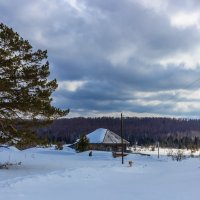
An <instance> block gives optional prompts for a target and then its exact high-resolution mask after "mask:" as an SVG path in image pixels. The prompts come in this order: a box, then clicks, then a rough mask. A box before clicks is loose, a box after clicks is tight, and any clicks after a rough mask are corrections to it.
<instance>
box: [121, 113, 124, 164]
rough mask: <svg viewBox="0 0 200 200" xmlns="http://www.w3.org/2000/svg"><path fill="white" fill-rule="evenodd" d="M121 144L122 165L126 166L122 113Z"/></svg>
mask: <svg viewBox="0 0 200 200" xmlns="http://www.w3.org/2000/svg"><path fill="white" fill-rule="evenodd" d="M121 144H122V165H123V164H124V145H123V116H122V113H121Z"/></svg>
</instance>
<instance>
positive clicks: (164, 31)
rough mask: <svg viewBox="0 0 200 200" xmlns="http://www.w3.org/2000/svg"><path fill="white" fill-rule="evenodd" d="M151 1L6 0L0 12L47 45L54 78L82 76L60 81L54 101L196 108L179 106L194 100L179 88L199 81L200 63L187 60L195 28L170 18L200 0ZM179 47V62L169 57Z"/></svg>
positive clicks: (86, 106)
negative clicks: (176, 23) (68, 83)
mask: <svg viewBox="0 0 200 200" xmlns="http://www.w3.org/2000/svg"><path fill="white" fill-rule="evenodd" d="M155 2H156V1H152V4H148V3H147V1H145V0H144V1H139V0H138V1H136V0H126V1H121V0H110V1H104V0H94V1H89V0H81V1H73V0H71V1H69V0H68V1H67V0H57V1H47V0H40V1H39V0H36V1H29V2H28V1H25V0H17V1H11V0H7V1H1V2H0V17H1V19H2V21H3V22H4V23H6V24H7V25H9V26H11V27H13V28H14V29H15V30H16V31H17V32H19V33H20V35H22V36H23V37H24V38H26V39H28V40H29V41H30V42H31V44H32V45H33V46H34V47H35V48H42V49H48V55H49V60H50V64H51V78H54V77H56V78H57V80H58V82H59V83H60V84H61V85H62V83H63V82H65V81H71V82H72V84H73V82H74V81H84V84H83V85H81V86H80V87H77V88H75V89H74V90H73V91H70V90H69V89H67V88H65V87H61V88H59V90H57V91H56V92H55V93H54V99H55V102H54V103H55V105H56V106H58V107H61V108H68V107H69V108H71V109H72V110H80V109H82V110H84V111H85V112H87V113H88V112H90V111H94V110H95V111H97V112H99V113H101V112H115V111H116V112H119V111H131V112H138V113H140V112H145V113H150V114H151V113H158V114H164V115H177V116H181V115H183V116H187V115H188V116H196V110H197V109H196V107H195V109H194V108H191V109H189V110H188V109H187V108H185V111H183V110H181V109H180V110H179V109H178V108H179V107H178V106H179V105H178V102H180V101H181V102H182V101H183V100H184V101H185V102H186V104H187V102H188V101H189V102H190V103H192V102H193V101H194V100H193V99H192V98H191V100H188V98H186V97H181V95H180V94H181V91H178V90H180V89H187V91H190V90H191V89H198V87H199V85H198V84H193V85H191V83H192V82H194V81H195V80H197V79H198V78H199V77H200V76H199V74H200V67H199V66H198V63H195V65H196V66H194V63H193V64H191V66H193V67H191V66H187V64H188V63H185V59H186V60H188V54H189V56H192V55H193V53H192V52H196V51H198V48H199V49H200V34H199V30H198V27H195V26H189V27H186V28H179V27H176V26H173V25H172V24H171V21H170V20H171V17H173V15H175V14H176V13H178V12H179V11H181V12H184V11H185V12H193V11H195V12H196V11H198V10H200V5H199V1H191V0H190V1H187V0H185V1H176V2H174V1H166V2H167V6H166V7H165V6H163V7H162V6H161V7H159V8H157V7H156V6H157V4H156V3H155ZM153 4H155V5H153ZM154 6H155V8H156V9H154ZM159 9H160V10H159ZM196 54H197V53H196ZM177 55H178V57H177V59H179V60H180V62H173V61H170V62H168V59H169V58H172V57H173V58H174V56H175V60H176V56H177ZM180 55H181V56H182V57H183V58H182V57H181V56H180ZM185 55H186V56H185ZM180 57H181V58H180ZM181 59H182V60H181ZM166 60H167V61H166ZM191 60H193V59H191ZM189 61H190V57H189ZM189 61H188V62H189ZM163 62H164V63H165V62H167V64H163ZM188 86H190V87H188ZM176 90H177V91H176ZM174 91H175V93H174ZM138 94H140V95H138ZM142 94H143V95H142ZM145 94H146V95H145ZM147 94H148V95H147ZM165 100H167V101H166V102H165ZM188 107H189V105H188ZM199 109H200V107H199Z"/></svg>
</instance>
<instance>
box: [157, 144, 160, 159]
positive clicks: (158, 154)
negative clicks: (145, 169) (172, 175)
mask: <svg viewBox="0 0 200 200" xmlns="http://www.w3.org/2000/svg"><path fill="white" fill-rule="evenodd" d="M157 145H158V159H159V157H160V152H159V148H160V144H159V142H158V143H157Z"/></svg>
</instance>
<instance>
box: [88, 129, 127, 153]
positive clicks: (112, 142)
mask: <svg viewBox="0 0 200 200" xmlns="http://www.w3.org/2000/svg"><path fill="white" fill-rule="evenodd" d="M86 136H87V138H88V139H89V143H90V144H89V149H90V150H101V151H119V150H120V149H121V147H122V144H121V142H122V140H121V137H120V136H119V135H117V134H116V133H114V132H112V131H110V130H108V129H105V128H99V129H96V130H95V131H93V132H91V133H89V134H88V135H86ZM128 145H129V142H128V141H127V140H125V139H123V147H124V150H126V147H127V146H128Z"/></svg>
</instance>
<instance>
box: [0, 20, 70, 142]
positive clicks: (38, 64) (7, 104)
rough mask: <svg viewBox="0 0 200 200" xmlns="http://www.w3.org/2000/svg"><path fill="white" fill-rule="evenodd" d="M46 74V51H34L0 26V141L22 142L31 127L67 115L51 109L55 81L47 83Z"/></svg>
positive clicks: (16, 35) (28, 44)
mask: <svg viewBox="0 0 200 200" xmlns="http://www.w3.org/2000/svg"><path fill="white" fill-rule="evenodd" d="M49 74H50V72H49V63H48V61H47V51H46V50H45V51H42V50H40V49H39V50H37V51H34V50H33V48H32V46H31V45H30V43H29V42H28V41H27V40H24V39H23V38H22V37H20V35H19V34H18V33H16V32H14V31H13V29H12V28H9V27H8V26H6V25H4V24H3V23H1V24H0V131H2V132H3V134H1V135H3V137H4V140H6V139H7V141H13V139H16V140H18V141H22V140H23V139H25V138H27V134H28V131H27V130H30V129H31V132H32V131H33V129H32V127H36V126H37V125H38V124H44V122H45V123H47V122H49V121H50V120H54V119H56V118H58V117H61V116H65V115H66V114H67V113H68V112H69V110H64V111H63V110H60V109H58V108H56V107H54V106H52V105H51V102H52V98H51V94H52V92H54V91H55V89H56V88H57V86H58V85H57V82H56V79H54V80H51V81H48V80H47V78H48V76H49ZM29 133H30V132H29ZM1 135H0V137H1Z"/></svg>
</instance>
